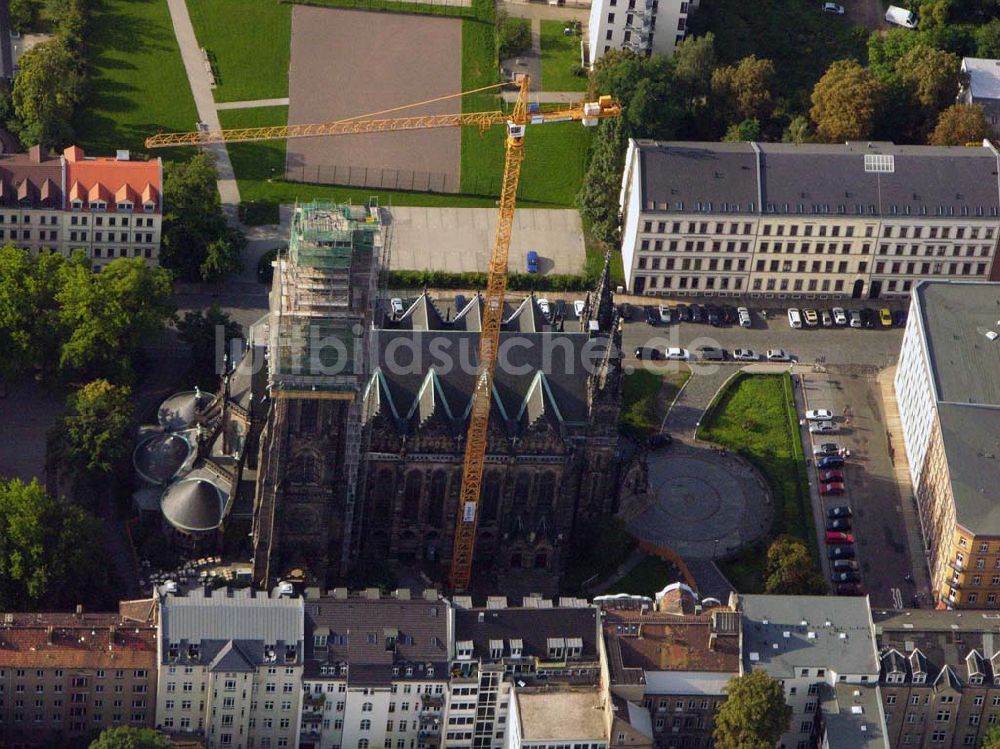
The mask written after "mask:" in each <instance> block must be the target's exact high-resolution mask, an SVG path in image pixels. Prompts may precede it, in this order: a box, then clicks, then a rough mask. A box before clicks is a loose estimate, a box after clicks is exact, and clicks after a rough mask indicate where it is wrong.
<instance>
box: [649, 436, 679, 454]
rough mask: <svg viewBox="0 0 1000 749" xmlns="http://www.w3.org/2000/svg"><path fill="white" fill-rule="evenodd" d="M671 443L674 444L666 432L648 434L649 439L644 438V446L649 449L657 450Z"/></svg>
mask: <svg viewBox="0 0 1000 749" xmlns="http://www.w3.org/2000/svg"><path fill="white" fill-rule="evenodd" d="M672 444H674V438H673V437H671V436H670V435H669V434H667V433H666V432H660V433H658V434H653V435H650V437H649V439H648V440H646V446H647V447H648V448H649V449H650V450H657V449H659V448H661V447H670V446H671V445H672Z"/></svg>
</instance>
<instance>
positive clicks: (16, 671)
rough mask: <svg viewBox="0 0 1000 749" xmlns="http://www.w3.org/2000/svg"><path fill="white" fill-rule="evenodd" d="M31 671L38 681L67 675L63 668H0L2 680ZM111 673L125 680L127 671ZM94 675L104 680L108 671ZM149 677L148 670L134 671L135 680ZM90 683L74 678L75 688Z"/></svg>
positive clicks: (24, 674) (97, 672)
mask: <svg viewBox="0 0 1000 749" xmlns="http://www.w3.org/2000/svg"><path fill="white" fill-rule="evenodd" d="M29 670H34V672H35V678H36V679H48V678H55V679H61V678H62V677H63V675H64V674H65V671H63V669H61V668H53V669H43V668H38V669H24V668H10V669H7V668H0V679H6V678H8V677H11V676H13V677H14V678H16V679H23V678H24V677H25V676H27V673H28V671H29ZM111 673H112V676H113V677H114V678H115V679H124V678H125V675H126V673H127V671H126V670H125V669H121V668H119V669H115V670H114V671H113V672H111ZM94 675H95V676H96V677H97V678H98V679H103V678H105V677H106V676H107V675H108V671H106V670H104V669H103V668H99V669H97V671H96V673H95V674H94ZM148 675H149V672H148V671H146V669H135V670H133V671H132V678H133V679H145V678H147V676H148ZM88 683H89V679H88V678H87V677H86V676H74V677H73V686H74V687H85V686H87V684H88ZM2 691H3V685H2V684H0V692H2Z"/></svg>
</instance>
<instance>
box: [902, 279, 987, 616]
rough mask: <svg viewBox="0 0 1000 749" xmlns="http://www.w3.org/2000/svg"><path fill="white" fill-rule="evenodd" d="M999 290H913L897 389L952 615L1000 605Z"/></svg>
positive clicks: (928, 541)
mask: <svg viewBox="0 0 1000 749" xmlns="http://www.w3.org/2000/svg"><path fill="white" fill-rule="evenodd" d="M998 334H1000V284H995V283H982V282H970V281H948V282H946V281H927V282H922V283H920V284H918V285H917V286H916V288H915V289H914V292H913V300H912V303H911V313H910V316H909V319H908V322H907V326H906V331H905V333H904V336H903V344H902V349H901V351H900V355H899V364H898V367H897V370H896V379H895V388H896V398H897V401H898V403H899V414H900V419H901V422H902V428H903V438H904V441H905V443H906V453H907V457H908V459H909V465H910V475H911V478H912V482H913V487H914V493H915V495H916V499H917V506H918V509H919V516H920V522H921V525H922V529H923V536H924V543H925V545H926V551H927V555H928V563H929V566H930V572H931V579H932V582H933V586H934V590H935V593H936V595H937V598H938V601H939V602H940V603H941V604H943V605H946V606H949V607H965V608H989V609H996V608H998V607H1000V600H998V598H1000V503H998V501H997V497H998V493H997V492H998V490H997V487H998V486H1000V377H998V371H1000V349H998V348H997V344H998V341H997V340H996V339H997V337H998Z"/></svg>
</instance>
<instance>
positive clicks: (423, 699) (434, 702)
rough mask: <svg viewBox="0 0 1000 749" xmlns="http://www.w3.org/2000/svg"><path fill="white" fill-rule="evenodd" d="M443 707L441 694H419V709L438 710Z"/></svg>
mask: <svg viewBox="0 0 1000 749" xmlns="http://www.w3.org/2000/svg"><path fill="white" fill-rule="evenodd" d="M442 707H444V695H443V694H426V693H425V694H422V695H420V708H421V710H428V711H438V710H440V709H441V708H442Z"/></svg>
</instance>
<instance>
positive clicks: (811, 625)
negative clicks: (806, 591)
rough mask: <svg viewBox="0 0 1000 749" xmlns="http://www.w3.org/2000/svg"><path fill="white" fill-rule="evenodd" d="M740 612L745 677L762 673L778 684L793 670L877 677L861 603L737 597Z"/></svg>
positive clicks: (865, 607)
mask: <svg viewBox="0 0 1000 749" xmlns="http://www.w3.org/2000/svg"><path fill="white" fill-rule="evenodd" d="M740 608H741V610H742V613H743V667H744V668H745V669H746V670H747V671H749V670H751V669H753V668H757V667H762V668H764V669H766V670H767V672H768V673H769V674H770V675H771V676H773V677H775V678H778V679H780V678H785V677H791V676H793V675H794V674H795V673H796V669H798V668H824V669H829V670H832V671H836V672H837V673H838V674H877V673H878V672H879V661H878V657H877V654H876V651H875V639H874V636H873V632H872V626H871V613H870V610H869V608H868V598H867V597H865V598H861V597H834V596H777V595H741V596H740ZM802 622H805V624H802ZM827 622H829V625H827ZM786 633H787V635H788V636H787V637H786V636H785V635H786ZM842 635H843V636H842ZM775 646H777V647H775Z"/></svg>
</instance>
